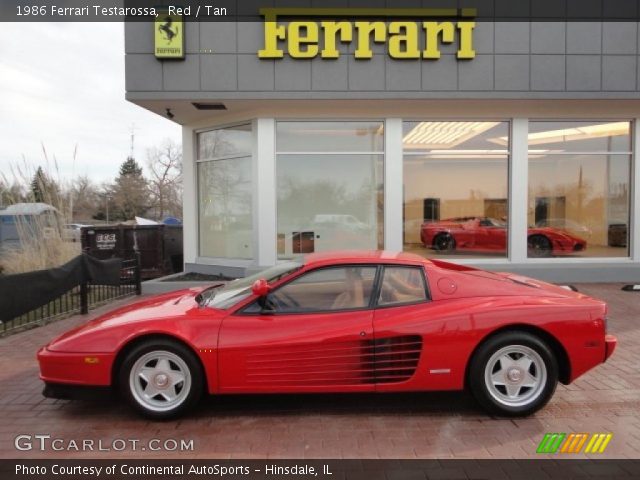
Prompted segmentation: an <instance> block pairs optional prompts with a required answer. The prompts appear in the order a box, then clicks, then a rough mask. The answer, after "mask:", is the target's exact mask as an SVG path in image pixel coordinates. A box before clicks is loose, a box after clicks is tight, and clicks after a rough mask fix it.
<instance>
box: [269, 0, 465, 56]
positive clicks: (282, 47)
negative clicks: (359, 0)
mask: <svg viewBox="0 0 640 480" xmlns="http://www.w3.org/2000/svg"><path fill="white" fill-rule="evenodd" d="M260 13H261V15H262V16H264V48H262V49H261V50H260V51H258V57H260V58H264V59H272V58H283V57H284V54H285V52H286V53H288V54H289V56H291V57H292V58H315V57H317V56H320V57H321V58H327V59H332V58H334V59H335V58H338V57H340V55H341V54H342V52H341V49H340V46H341V45H342V44H353V45H354V53H353V55H354V56H355V58H359V59H369V58H372V57H373V49H372V45H373V44H375V43H386V44H387V45H388V53H389V56H390V57H392V58H399V59H418V58H423V59H429V60H436V59H438V58H440V46H441V45H442V44H452V43H456V44H457V46H458V50H457V53H456V55H457V57H458V58H459V59H471V58H474V57H475V55H476V53H475V51H474V49H473V29H474V28H475V22H473V21H470V20H456V21H452V20H448V19H451V18H455V19H458V18H471V17H473V16H474V15H475V10H473V9H461V10H457V9H455V8H454V9H425V8H415V9H414V8H395V9H386V8H263V9H261V10H260ZM282 17H287V21H286V23H282V24H281V23H278V19H279V18H282ZM292 17H293V18H295V17H299V18H300V19H302V18H305V20H292V19H291V18H292ZM309 17H321V18H322V19H321V20H318V21H316V20H309V19H308V18H309ZM328 18H331V19H332V20H327V19H328ZM336 18H340V19H342V18H344V19H349V20H336ZM353 18H360V19H362V20H352V19H353ZM372 18H380V19H381V20H369V19H372ZM389 18H397V20H395V21H388V19H389ZM365 19H366V20H365ZM445 19H447V20H445Z"/></svg>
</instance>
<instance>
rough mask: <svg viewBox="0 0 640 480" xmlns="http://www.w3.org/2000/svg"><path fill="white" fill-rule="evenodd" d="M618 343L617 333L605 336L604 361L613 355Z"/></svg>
mask: <svg viewBox="0 0 640 480" xmlns="http://www.w3.org/2000/svg"><path fill="white" fill-rule="evenodd" d="M617 345H618V339H617V338H616V337H615V335H606V336H605V337H604V360H603V363H604V362H606V361H607V359H608V358H609V357H610V356H611V354H612V353H613V351H614V350H615V349H616V346H617Z"/></svg>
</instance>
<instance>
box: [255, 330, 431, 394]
mask: <svg viewBox="0 0 640 480" xmlns="http://www.w3.org/2000/svg"><path fill="white" fill-rule="evenodd" d="M421 351H422V337H420V336H419V335H406V336H398V337H389V338H382V339H377V340H360V341H350V342H331V343H327V344H326V346H321V345H313V346H310V345H295V346H290V347H273V348H266V349H262V350H261V351H259V352H256V353H254V354H250V355H249V356H248V358H247V365H246V375H247V381H248V383H252V384H255V385H265V384H269V385H272V386H276V385H281V386H288V387H295V386H331V385H358V384H371V383H397V382H404V381H406V380H409V379H410V378H411V377H412V376H413V375H414V374H415V372H416V368H417V366H418V362H419V360H420V352H421Z"/></svg>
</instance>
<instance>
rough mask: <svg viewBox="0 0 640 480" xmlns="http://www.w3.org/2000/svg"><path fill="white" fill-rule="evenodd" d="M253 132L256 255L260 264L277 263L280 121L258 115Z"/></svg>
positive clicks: (257, 264) (254, 251) (254, 237)
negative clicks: (277, 159) (277, 141)
mask: <svg viewBox="0 0 640 480" xmlns="http://www.w3.org/2000/svg"><path fill="white" fill-rule="evenodd" d="M252 131H253V152H252V166H253V258H254V263H255V265H256V266H257V267H268V266H272V265H275V263H276V260H277V255H276V249H277V241H276V122H275V120H274V119H273V118H258V119H255V120H253V122H252Z"/></svg>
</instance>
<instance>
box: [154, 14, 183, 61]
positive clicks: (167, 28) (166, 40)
mask: <svg viewBox="0 0 640 480" xmlns="http://www.w3.org/2000/svg"><path fill="white" fill-rule="evenodd" d="M154 26H155V56H156V58H177V59H181V58H184V22H183V20H182V15H175V14H170V13H169V12H168V11H165V12H159V13H158V16H157V17H156V20H155V25H154Z"/></svg>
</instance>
